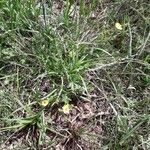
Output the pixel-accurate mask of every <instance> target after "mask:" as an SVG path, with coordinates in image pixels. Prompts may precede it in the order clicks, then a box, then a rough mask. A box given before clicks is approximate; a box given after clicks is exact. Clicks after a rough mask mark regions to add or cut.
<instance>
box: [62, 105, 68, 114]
mask: <svg viewBox="0 0 150 150" xmlns="http://www.w3.org/2000/svg"><path fill="white" fill-rule="evenodd" d="M62 111H63V112H64V113H65V114H69V111H70V105H69V104H65V105H64V106H63V107H62Z"/></svg>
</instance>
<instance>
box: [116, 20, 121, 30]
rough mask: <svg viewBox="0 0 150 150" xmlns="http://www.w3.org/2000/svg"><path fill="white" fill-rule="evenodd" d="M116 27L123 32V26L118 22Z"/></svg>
mask: <svg viewBox="0 0 150 150" xmlns="http://www.w3.org/2000/svg"><path fill="white" fill-rule="evenodd" d="M115 27H116V28H117V29H118V30H122V25H121V24H120V23H119V22H116V23H115Z"/></svg>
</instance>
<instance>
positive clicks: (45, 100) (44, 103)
mask: <svg viewBox="0 0 150 150" xmlns="http://www.w3.org/2000/svg"><path fill="white" fill-rule="evenodd" d="M48 103H49V100H48V99H44V100H42V101H41V102H40V104H41V105H42V106H44V107H45V106H47V105H48Z"/></svg>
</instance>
